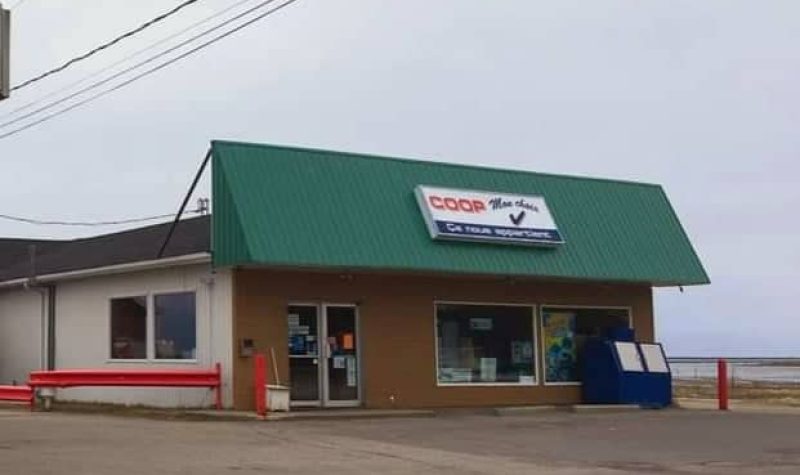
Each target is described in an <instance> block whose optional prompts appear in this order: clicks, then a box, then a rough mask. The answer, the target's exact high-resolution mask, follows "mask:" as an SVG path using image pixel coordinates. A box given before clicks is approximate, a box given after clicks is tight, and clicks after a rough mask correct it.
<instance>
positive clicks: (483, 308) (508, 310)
mask: <svg viewBox="0 0 800 475" xmlns="http://www.w3.org/2000/svg"><path fill="white" fill-rule="evenodd" d="M436 338H437V345H438V368H437V372H438V381H439V383H441V384H470V383H498V384H503V383H504V384H534V383H535V380H536V378H535V374H536V372H535V367H536V366H535V361H534V355H535V354H536V351H535V348H534V341H535V340H534V336H533V308H531V307H525V306H512V305H478V304H449V303H447V304H445V303H442V304H437V305H436Z"/></svg>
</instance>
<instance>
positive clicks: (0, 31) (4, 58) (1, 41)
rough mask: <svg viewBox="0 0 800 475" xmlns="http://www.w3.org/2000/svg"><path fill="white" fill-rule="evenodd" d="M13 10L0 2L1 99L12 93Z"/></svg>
mask: <svg viewBox="0 0 800 475" xmlns="http://www.w3.org/2000/svg"><path fill="white" fill-rule="evenodd" d="M10 43H11V11H10V10H5V9H4V8H3V4H2V3H0V101H2V100H3V99H7V98H8V96H9V95H10V94H11V84H10V81H11V75H10V73H9V69H10V68H11V45H10Z"/></svg>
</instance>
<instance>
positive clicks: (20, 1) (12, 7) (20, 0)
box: [8, 0, 25, 10]
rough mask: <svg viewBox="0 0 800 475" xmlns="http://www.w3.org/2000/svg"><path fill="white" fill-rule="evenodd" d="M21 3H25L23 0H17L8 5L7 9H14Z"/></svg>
mask: <svg viewBox="0 0 800 475" xmlns="http://www.w3.org/2000/svg"><path fill="white" fill-rule="evenodd" d="M23 3H25V0H19V1H18V2H17V3H15V4H14V5H12V6H10V7H8V9H9V10H13V9H15V8H18V7H19V6H20V5H22V4H23Z"/></svg>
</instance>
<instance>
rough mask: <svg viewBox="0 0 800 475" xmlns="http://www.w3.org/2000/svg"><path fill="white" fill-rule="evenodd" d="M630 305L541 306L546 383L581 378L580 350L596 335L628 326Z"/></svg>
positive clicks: (568, 381)
mask: <svg viewBox="0 0 800 475" xmlns="http://www.w3.org/2000/svg"><path fill="white" fill-rule="evenodd" d="M629 326H630V316H629V312H628V310H627V309H624V308H623V309H620V308H582V307H577V308H571V307H570V308H568V307H542V330H541V332H542V345H543V348H544V380H545V383H554V384H559V383H578V382H580V374H579V372H580V367H581V351H582V349H583V344H584V343H585V342H586V340H587V339H588V338H591V337H593V336H605V335H607V334H608V331H609V330H611V329H612V328H618V327H626V328H627V327H629Z"/></svg>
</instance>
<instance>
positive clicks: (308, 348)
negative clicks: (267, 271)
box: [287, 304, 361, 407]
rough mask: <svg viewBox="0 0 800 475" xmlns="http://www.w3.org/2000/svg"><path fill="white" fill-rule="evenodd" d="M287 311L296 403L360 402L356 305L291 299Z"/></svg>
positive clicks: (291, 373) (291, 372) (341, 405)
mask: <svg viewBox="0 0 800 475" xmlns="http://www.w3.org/2000/svg"><path fill="white" fill-rule="evenodd" d="M287 313H288V329H289V379H290V381H291V393H290V396H291V404H292V406H324V407H345V406H358V405H359V404H360V403H361V382H360V380H361V378H360V371H359V368H360V361H359V347H358V333H357V332H358V309H357V307H356V306H355V305H351V304H323V305H316V304H292V305H289V308H288V312H287Z"/></svg>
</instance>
